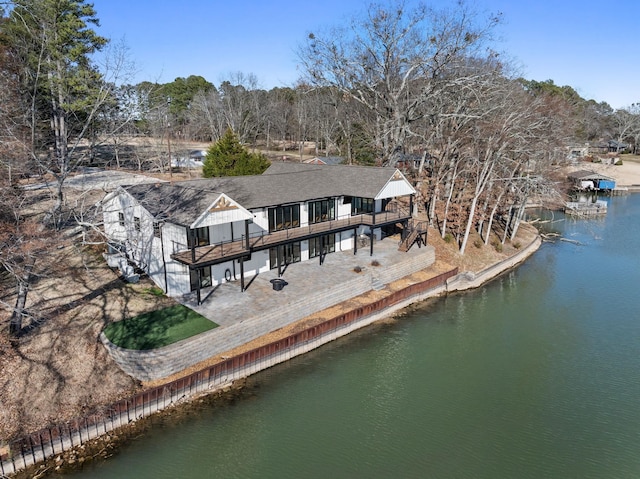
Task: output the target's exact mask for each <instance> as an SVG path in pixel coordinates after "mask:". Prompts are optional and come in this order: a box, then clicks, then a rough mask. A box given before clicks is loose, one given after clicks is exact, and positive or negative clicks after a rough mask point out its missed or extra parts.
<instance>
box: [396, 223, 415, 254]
mask: <svg viewBox="0 0 640 479" xmlns="http://www.w3.org/2000/svg"><path fill="white" fill-rule="evenodd" d="M419 234H420V233H419V232H418V229H417V228H412V229H410V230H409V235H408V236H407V237H406V238H405V239H403V240H402V242H401V243H400V246H399V247H398V251H402V252H403V253H406V252H407V251H409V249H410V248H411V246H413V243H415V241H416V239H417V238H418V235H419Z"/></svg>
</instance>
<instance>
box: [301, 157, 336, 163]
mask: <svg viewBox="0 0 640 479" xmlns="http://www.w3.org/2000/svg"><path fill="white" fill-rule="evenodd" d="M304 163H308V164H310V165H339V164H341V163H344V158H342V157H341V156H314V157H313V158H309V159H308V160H304Z"/></svg>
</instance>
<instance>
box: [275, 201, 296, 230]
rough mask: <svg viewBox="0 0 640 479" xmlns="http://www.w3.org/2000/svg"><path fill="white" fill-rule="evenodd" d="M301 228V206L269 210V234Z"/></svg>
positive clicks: (279, 207) (287, 206)
mask: <svg viewBox="0 0 640 479" xmlns="http://www.w3.org/2000/svg"><path fill="white" fill-rule="evenodd" d="M298 226H300V205H286V206H278V207H276V208H269V232H270V233H271V232H273V231H282V230H287V229H289V228H297V227H298Z"/></svg>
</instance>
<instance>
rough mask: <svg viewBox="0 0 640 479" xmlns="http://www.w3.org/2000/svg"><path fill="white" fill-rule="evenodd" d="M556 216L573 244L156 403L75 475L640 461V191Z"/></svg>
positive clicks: (586, 471)
mask: <svg viewBox="0 0 640 479" xmlns="http://www.w3.org/2000/svg"><path fill="white" fill-rule="evenodd" d="M557 217H558V215H557V214H556V218H557ZM553 227H554V228H555V229H557V230H561V231H562V232H563V234H564V235H565V237H567V238H569V239H571V240H573V241H576V242H579V243H580V244H574V243H569V242H558V243H555V244H544V245H543V246H542V248H541V249H540V250H539V251H538V252H537V253H536V254H535V255H534V256H533V257H532V258H531V259H530V260H529V261H528V262H527V263H526V264H524V265H523V266H521V267H520V268H518V269H517V270H516V271H514V272H512V273H510V274H508V275H505V276H503V277H501V278H500V279H498V280H496V281H494V282H492V283H491V284H489V285H487V286H486V287H484V288H481V289H479V290H477V291H474V292H470V293H464V294H459V295H454V296H450V297H448V298H445V299H438V300H432V301H430V302H428V303H426V304H424V305H422V307H421V308H420V309H416V310H413V311H412V312H410V313H408V314H406V315H405V316H403V317H401V318H399V320H398V321H397V322H395V323H393V324H387V325H381V326H376V327H373V328H368V329H366V330H364V331H361V332H359V333H356V334H354V335H352V336H350V337H348V338H345V339H343V340H340V341H338V342H335V343H333V344H330V345H328V346H325V347H323V348H321V349H320V350H319V351H316V352H314V353H311V354H310V355H307V356H305V357H302V358H298V359H296V360H293V361H291V362H290V363H288V364H286V365H282V366H279V367H276V368H273V369H271V370H269V371H266V372H264V373H262V374H260V375H257V376H255V377H254V379H253V380H252V382H253V384H254V385H253V386H252V387H251V388H249V390H250V392H249V393H248V394H247V397H246V398H244V399H242V400H239V401H236V402H235V403H233V404H231V405H227V406H224V407H221V406H218V407H211V406H208V407H207V406H202V407H200V408H199V409H197V410H196V411H195V412H194V413H192V414H189V415H187V416H186V417H183V418H181V419H180V420H178V421H175V420H173V421H168V420H160V419H158V420H156V421H155V422H156V425H155V426H154V427H153V428H152V429H151V430H150V432H148V433H147V434H146V435H144V436H143V437H141V438H139V439H138V440H136V441H134V442H133V443H132V444H130V445H128V446H127V447H125V448H124V449H122V450H121V451H120V452H119V454H118V455H116V456H115V457H114V458H112V459H110V460H108V461H106V462H98V463H94V464H91V465H90V466H88V467H85V470H84V471H82V472H80V473H78V474H77V475H74V476H72V477H74V478H76V477H78V478H84V477H87V478H88V477H91V478H154V479H157V478H177V477H183V478H208V477H220V478H258V477H259V478H299V477H304V478H332V479H337V478H389V477H402V478H425V477H426V478H439V477H442V478H492V479H495V478H638V477H640V407H639V403H640V254H638V252H639V251H640V195H632V196H628V197H621V198H614V199H612V200H611V202H610V205H609V214H608V216H607V218H606V219H603V220H593V221H579V222H574V221H565V222H560V223H554V224H553ZM65 477H69V476H65Z"/></svg>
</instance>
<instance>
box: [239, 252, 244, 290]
mask: <svg viewBox="0 0 640 479" xmlns="http://www.w3.org/2000/svg"><path fill="white" fill-rule="evenodd" d="M240 292H241V293H244V256H241V257H240Z"/></svg>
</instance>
